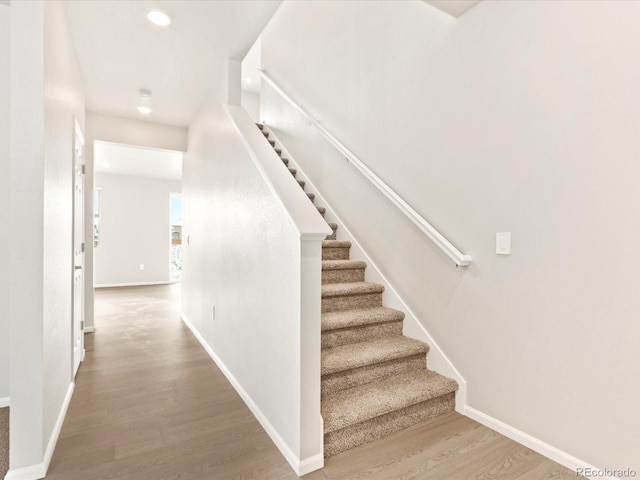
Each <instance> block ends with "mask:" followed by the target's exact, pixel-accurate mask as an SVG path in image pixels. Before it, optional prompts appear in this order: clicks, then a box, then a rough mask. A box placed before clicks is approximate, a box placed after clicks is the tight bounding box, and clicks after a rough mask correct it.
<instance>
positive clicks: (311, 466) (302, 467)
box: [180, 312, 324, 476]
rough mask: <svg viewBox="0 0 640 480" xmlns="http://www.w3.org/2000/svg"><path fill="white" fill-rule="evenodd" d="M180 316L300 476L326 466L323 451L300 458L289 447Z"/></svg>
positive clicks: (208, 347)
mask: <svg viewBox="0 0 640 480" xmlns="http://www.w3.org/2000/svg"><path fill="white" fill-rule="evenodd" d="M180 318H181V319H182V321H183V322H184V324H185V325H186V326H187V327H189V330H191V333H193V336H194V337H196V339H197V340H198V342H200V345H202V347H203V348H204V349H205V350H206V352H207V353H208V354H209V356H210V357H211V359H212V360H213V361H214V362H215V364H216V365H217V366H218V368H219V369H220V370H221V371H222V373H223V374H224V376H225V377H227V380H229V383H231V385H232V386H233V388H234V389H235V390H236V392H238V394H239V395H240V397H241V398H242V400H244V403H245V404H246V405H247V407H249V410H251V412H252V413H253V415H254V416H255V417H256V419H257V420H258V422H260V425H262V428H264V429H265V431H266V432H267V434H268V435H269V436H270V437H271V440H272V441H273V443H275V444H276V447H278V449H279V450H280V453H282V455H283V456H284V458H285V459H286V460H287V462H289V465H291V468H293V470H294V471H295V472H296V474H297V475H298V476H302V475H306V474H307V473H310V472H313V471H315V470H318V469H320V468H322V467H323V466H324V455H323V454H322V453H320V454H318V455H314V456H312V457H308V458H305V459H303V460H300V459H299V458H298V456H297V455H296V454H295V453H293V451H292V450H291V449H290V448H289V446H288V445H287V444H286V442H285V441H284V440H283V439H282V437H281V436H280V434H279V433H278V431H277V430H276V429H275V428H274V427H273V425H271V422H269V420H268V419H267V417H266V416H265V415H264V413H262V410H260V408H259V407H258V406H257V405H256V403H255V402H254V401H253V399H252V398H251V396H250V395H249V394H248V393H247V392H246V390H245V389H244V388H242V385H241V384H240V382H238V380H237V379H236V378H235V377H234V376H233V374H232V373H231V372H230V371H229V369H228V368H227V366H226V365H225V364H224V362H223V361H222V360H221V359H220V357H218V355H216V354H215V352H214V351H213V349H212V348H211V346H210V345H209V344H208V343H207V342H206V340H205V339H204V338H203V337H202V336H201V335H200V333H199V332H198V331H197V330H196V328H195V327H194V326H193V325H192V324H191V322H190V321H189V320H188V319H187V317H186V315H185V314H184V313H182V312H180Z"/></svg>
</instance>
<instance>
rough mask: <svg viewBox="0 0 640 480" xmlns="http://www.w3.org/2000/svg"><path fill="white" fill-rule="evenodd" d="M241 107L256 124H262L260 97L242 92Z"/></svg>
mask: <svg viewBox="0 0 640 480" xmlns="http://www.w3.org/2000/svg"><path fill="white" fill-rule="evenodd" d="M241 105H242V107H243V108H244V109H245V110H246V111H247V113H248V114H249V115H250V116H251V119H252V120H253V121H254V122H255V123H259V122H260V95H258V94H257V93H253V92H248V91H246V90H242V99H241Z"/></svg>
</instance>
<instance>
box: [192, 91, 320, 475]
mask: <svg viewBox="0 0 640 480" xmlns="http://www.w3.org/2000/svg"><path fill="white" fill-rule="evenodd" d="M188 143H189V144H188V151H187V153H186V154H185V157H184V162H183V213H184V226H185V230H184V231H183V245H184V249H183V262H184V263H183V282H182V314H183V315H182V316H183V319H184V321H185V323H187V325H188V326H189V327H190V328H191V329H192V330H193V332H194V334H195V335H196V337H197V338H198V339H199V340H200V342H201V343H202V344H203V346H204V347H205V348H206V349H207V351H208V352H209V354H210V355H211V356H212V358H213V359H214V360H215V361H216V363H217V364H218V366H219V367H220V368H221V370H222V371H223V372H224V373H225V375H226V376H227V378H228V379H229V380H230V382H231V383H232V384H233V385H234V387H235V388H236V390H237V391H238V393H239V394H240V395H241V396H242V398H243V399H244V401H245V402H246V403H247V405H248V406H249V407H250V408H251V410H252V411H253V413H254V414H255V415H256V417H257V418H258V420H259V421H260V422H261V423H262V425H263V427H264V428H265V430H266V431H267V433H268V434H269V435H270V436H271V438H272V439H273V441H274V442H275V444H276V445H277V446H278V448H279V449H280V451H281V452H282V453H283V455H284V456H285V457H286V458H287V460H288V461H289V463H290V464H291V466H292V467H293V468H294V470H295V471H296V472H298V473H299V474H304V473H308V472H309V471H311V470H314V469H317V468H320V467H321V466H322V465H323V443H322V433H323V430H322V418H321V416H320V282H321V263H320V262H321V244H322V239H323V238H324V237H325V236H326V235H328V234H329V233H331V229H330V228H329V227H328V226H327V225H326V223H325V222H324V221H323V220H322V217H321V216H320V214H319V213H318V211H317V210H316V209H315V207H314V206H313V205H312V204H311V203H310V202H309V201H308V198H307V197H306V195H305V194H304V193H303V192H302V191H301V190H300V188H299V186H298V184H297V183H296V182H295V181H293V180H292V179H291V175H290V174H289V172H288V171H287V169H286V168H284V167H283V165H282V162H281V161H280V159H279V158H278V156H277V155H276V153H275V152H274V151H273V149H271V147H270V145H269V144H268V143H267V142H266V141H265V140H264V137H263V135H262V134H261V133H260V132H259V130H258V129H257V128H256V126H255V125H254V123H253V121H252V119H251V118H250V117H249V115H248V114H247V112H246V111H244V109H242V108H241V107H232V106H227V107H223V106H222V105H221V104H216V103H214V102H212V103H210V104H208V105H205V106H204V107H203V109H202V111H201V113H200V114H199V116H198V118H197V119H196V121H195V122H194V123H193V124H192V125H191V127H190V129H189V142H188Z"/></svg>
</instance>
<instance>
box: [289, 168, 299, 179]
mask: <svg viewBox="0 0 640 480" xmlns="http://www.w3.org/2000/svg"><path fill="white" fill-rule="evenodd" d="M289 172H290V173H291V175H293V176H294V177H295V176H296V173H298V170H296V169H295V168H290V169H289Z"/></svg>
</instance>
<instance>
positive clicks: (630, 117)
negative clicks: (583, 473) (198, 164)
mask: <svg viewBox="0 0 640 480" xmlns="http://www.w3.org/2000/svg"><path fill="white" fill-rule="evenodd" d="M638 18H640V2H624V1H623V2H573V1H566V2H565V1H556V2H536V1H530V2H529V1H520V2H502V1H488V0H487V1H484V2H481V3H480V4H479V5H478V6H476V7H475V8H473V9H472V10H470V11H469V12H467V13H466V14H465V15H463V16H462V17H460V19H458V20H455V19H453V18H452V17H449V16H447V15H445V14H443V13H442V12H439V11H437V10H435V9H434V8H432V7H431V6H429V5H428V4H426V3H424V2H421V1H407V2H384V1H376V2H285V3H284V4H283V5H282V6H281V8H280V9H279V10H278V12H276V14H275V16H274V18H273V19H272V21H271V23H270V24H269V25H268V27H267V29H266V30H265V32H264V33H263V35H262V56H263V59H262V65H263V68H264V69H265V70H266V71H267V72H268V73H269V74H270V75H271V76H272V77H273V78H274V79H275V80H276V81H277V82H278V83H280V84H281V85H282V86H283V88H284V90H285V91H287V92H288V93H289V94H290V95H291V96H292V97H293V98H294V99H297V100H299V101H300V103H302V104H304V105H305V106H306V107H307V108H308V110H310V111H311V113H312V114H313V115H314V116H315V117H316V118H317V119H319V120H320V121H321V122H322V124H323V125H324V126H325V127H326V128H327V129H328V130H329V131H331V132H333V133H334V134H335V135H336V136H337V137H338V138H340V139H341V140H342V141H343V142H344V143H345V144H346V145H347V146H348V147H349V148H350V149H351V150H352V151H354V152H355V153H356V154H357V155H358V156H359V157H360V158H362V159H363V160H364V161H365V163H367V164H368V165H369V167H370V168H371V169H372V170H373V171H375V172H376V173H377V174H378V175H379V176H381V177H382V178H383V179H384V180H385V181H386V182H387V183H388V184H389V185H390V186H391V187H393V188H394V189H395V190H396V191H397V192H398V193H399V194H400V195H401V196H402V197H403V198H404V199H405V200H406V201H408V202H409V204H411V205H412V206H413V207H414V208H415V209H416V210H417V211H418V212H420V213H421V214H423V216H425V217H426V218H427V219H428V220H429V221H430V222H431V223H432V224H433V225H435V226H436V227H437V228H438V229H440V230H441V231H442V233H444V234H445V235H446V236H447V237H448V238H449V239H450V240H451V241H452V242H453V243H454V244H455V245H457V246H458V247H459V248H460V249H461V250H462V251H463V252H464V253H469V254H470V255H472V256H473V259H474V261H473V264H472V265H471V266H470V267H469V268H468V269H457V270H456V269H455V268H454V267H453V265H452V262H451V261H449V260H447V259H446V258H445V257H444V256H442V255H441V254H440V253H438V252H437V251H435V250H434V248H433V247H432V245H431V244H430V243H429V242H428V241H427V240H426V239H424V238H423V237H422V236H421V234H420V233H419V232H417V231H416V229H415V228H414V227H413V226H412V225H411V224H409V223H408V221H407V220H405V219H404V218H402V217H399V216H398V215H397V212H396V211H395V210H394V209H393V208H392V207H391V206H390V205H389V204H388V202H387V201H386V200H384V199H382V198H380V195H379V194H378V193H376V192H375V191H374V190H373V189H372V188H371V187H370V186H368V185H367V184H366V183H365V181H364V180H362V177H361V176H360V175H359V174H358V173H357V172H355V171H354V170H353V169H352V168H351V167H350V166H349V165H348V164H347V163H346V162H344V159H341V158H339V157H338V156H337V155H335V153H333V152H331V150H330V149H329V148H326V147H323V145H322V144H321V142H320V141H319V140H318V139H317V137H316V136H315V135H314V134H313V132H311V131H310V128H309V126H308V125H307V124H306V123H305V122H304V121H302V120H301V119H300V117H299V116H297V115H296V114H295V113H293V112H292V111H291V109H290V107H287V106H286V105H285V104H284V103H283V102H282V101H280V99H279V98H278V97H277V94H275V93H273V92H272V91H271V90H270V89H268V88H267V87H265V86H264V82H263V91H262V105H261V106H262V113H263V118H264V119H265V121H266V122H267V123H269V124H272V125H274V126H275V127H276V128H277V129H278V136H279V138H280V139H281V140H283V141H285V140H286V143H285V145H286V147H287V148H288V150H289V151H290V152H291V153H292V155H294V156H295V157H296V158H297V159H298V161H299V163H301V164H302V168H303V170H304V171H305V173H306V174H307V175H308V176H309V177H310V178H311V180H312V181H313V182H314V183H315V184H316V185H318V186H319V188H320V189H321V193H322V194H323V195H324V196H325V197H326V198H327V199H328V200H329V201H330V203H331V204H332V207H333V208H334V209H335V210H336V211H337V213H338V215H340V216H341V218H343V220H345V222H346V223H347V225H348V226H349V228H350V230H351V231H352V232H353V233H354V234H355V235H356V236H357V237H358V238H359V240H360V241H361V243H362V244H363V246H364V247H365V248H366V249H367V251H368V253H369V254H370V255H371V256H372V258H373V259H374V260H375V261H376V263H378V264H379V265H381V266H382V267H383V269H384V270H385V271H384V273H385V275H386V276H387V277H388V278H389V280H390V281H391V283H392V284H394V285H395V287H396V289H397V290H398V291H399V293H400V294H401V296H402V297H403V298H404V299H405V301H406V302H407V303H408V304H409V306H410V307H411V308H412V310H413V311H414V312H415V313H416V314H418V317H419V318H421V319H422V321H423V322H424V325H425V326H426V328H427V329H428V330H429V332H430V333H431V334H432V335H433V337H434V338H435V339H436V340H437V342H438V343H439V344H440V346H441V347H442V348H443V349H444V351H445V352H446V353H447V354H448V356H449V357H450V358H451V359H452V361H453V362H454V364H455V365H456V366H457V368H458V369H459V370H460V371H461V373H462V374H463V376H464V377H465V379H466V380H467V388H468V405H469V406H471V407H473V408H475V409H477V410H479V411H481V412H484V413H486V414H488V415H489V416H492V417H495V418H496V419H498V420H501V421H503V422H505V423H507V424H509V425H511V426H513V427H514V428H516V429H519V430H522V431H524V432H526V433H528V434H530V435H532V436H533V437H536V438H538V439H539V440H541V441H543V442H547V443H548V444H550V445H552V446H555V447H557V448H559V449H561V450H563V451H564V452H567V453H568V454H570V455H573V456H575V457H577V458H578V459H581V460H582V461H585V462H588V463H590V464H593V465H596V466H598V467H614V466H615V467H618V466H619V467H621V468H622V467H632V468H633V467H634V468H636V470H639V469H640V464H639V463H638V462H639V459H640V444H639V443H638V442H637V431H638V428H639V427H640V417H639V415H640V414H639V412H638V409H637V398H638V397H639V396H640V383H638V382H637V381H636V379H638V378H640V351H639V350H638V348H637V339H638V338H640V325H639V324H638V322H637V321H636V320H637V318H638V317H640V303H639V298H640V297H639V296H638V294H637V286H638V285H639V284H640V270H638V269H637V268H636V263H637V261H636V260H637V259H638V258H639V254H638V238H640V216H638V215H637V212H636V210H637V209H636V207H635V206H636V205H639V204H640V190H639V189H638V188H637V184H638V178H640V163H639V162H638V161H637V152H638V151H640V136H638V135H637V126H638V122H639V117H640V113H639V112H640V96H638V95H637V86H638V85H639V84H640V63H639V62H638V55H637V54H636V53H637V52H636V46H637V45H638V44H640V28H638V22H637V19H638ZM310 31H313V35H310V34H309V32H310ZM498 231H511V232H513V253H512V254H511V255H510V256H496V255H495V240H494V239H495V233H496V232H498ZM373 232H375V234H373Z"/></svg>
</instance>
